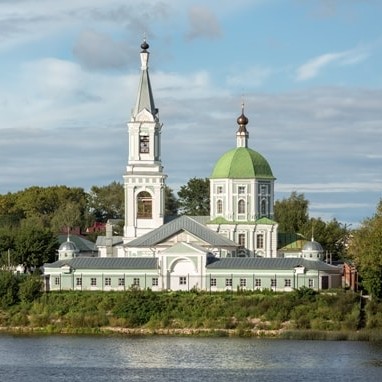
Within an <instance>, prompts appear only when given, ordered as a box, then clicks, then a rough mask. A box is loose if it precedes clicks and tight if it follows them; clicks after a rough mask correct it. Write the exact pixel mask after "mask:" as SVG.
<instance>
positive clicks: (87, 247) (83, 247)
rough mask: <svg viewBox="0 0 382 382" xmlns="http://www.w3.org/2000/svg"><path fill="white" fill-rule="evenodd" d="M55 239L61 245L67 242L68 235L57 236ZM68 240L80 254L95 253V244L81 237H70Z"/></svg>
mask: <svg viewBox="0 0 382 382" xmlns="http://www.w3.org/2000/svg"><path fill="white" fill-rule="evenodd" d="M57 238H58V242H59V243H60V244H62V243H65V242H66V241H67V239H68V235H58V236H57ZM69 240H70V241H72V242H73V243H74V244H75V245H76V247H77V248H78V249H79V250H80V252H97V248H96V246H95V244H94V243H93V242H92V241H90V240H87V239H85V238H84V237H82V236H77V235H70V236H69Z"/></svg>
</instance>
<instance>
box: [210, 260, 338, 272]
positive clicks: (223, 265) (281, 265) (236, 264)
mask: <svg viewBox="0 0 382 382" xmlns="http://www.w3.org/2000/svg"><path fill="white" fill-rule="evenodd" d="M296 267H305V268H307V269H312V270H319V271H326V272H330V271H332V272H340V270H339V268H338V267H336V266H333V265H329V264H327V263H324V262H323V261H312V260H306V259H301V258H263V257H228V258H223V259H216V260H215V261H213V262H211V263H210V264H208V265H207V268H208V269H247V270H250V269H251V270H253V269H262V270H264V269H270V270H280V269H293V268H296Z"/></svg>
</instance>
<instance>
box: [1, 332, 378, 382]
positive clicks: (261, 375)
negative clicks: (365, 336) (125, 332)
mask: <svg viewBox="0 0 382 382" xmlns="http://www.w3.org/2000/svg"><path fill="white" fill-rule="evenodd" d="M203 380H204V381H211V382H215V381H219V382H222V381H240V382H245V381H268V382H279V381H280V382H281V381H288V382H292V381H321V382H322V381H336V382H338V381H346V382H351V381H357V382H359V381H368V382H373V381H378V382H379V381H382V344H376V343H369V342H351V341H338V342H337V341H293V340H278V339H277V340H274V339H241V338H188V337H160V336H158V337H156V336H153V337H122V336H121V337H103V336H99V337H98V336H92V337H90V336H11V335H1V336H0V381H17V382H21V381H28V382H37V381H39V382H41V381H55V382H56V381H81V382H90V381H91V382H96V381H156V382H161V381H166V382H167V381H177V382H179V381H198V382H200V381H203Z"/></svg>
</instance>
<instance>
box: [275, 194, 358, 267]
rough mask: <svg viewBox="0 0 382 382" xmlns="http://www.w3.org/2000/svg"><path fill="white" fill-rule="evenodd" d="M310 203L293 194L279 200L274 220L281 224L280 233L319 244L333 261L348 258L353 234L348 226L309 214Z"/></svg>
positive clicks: (300, 195) (334, 220)
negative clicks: (347, 253)
mask: <svg viewBox="0 0 382 382" xmlns="http://www.w3.org/2000/svg"><path fill="white" fill-rule="evenodd" d="M308 206H309V201H308V200H306V199H305V196H304V194H297V193H296V192H295V191H294V192H292V193H291V195H290V196H289V198H284V199H282V200H277V201H276V202H275V206H274V218H275V220H276V221H277V222H278V224H279V232H284V233H285V232H286V233H296V234H299V235H300V236H301V237H302V238H304V239H306V240H311V239H312V238H313V239H314V240H315V241H317V242H319V243H320V244H321V245H322V247H323V249H324V251H325V252H326V253H328V254H330V256H331V258H332V259H333V260H339V259H340V260H343V259H344V258H346V249H347V242H348V239H349V236H350V234H351V232H350V231H349V227H348V226H346V224H342V223H340V222H338V221H337V220H336V219H332V220H330V221H323V220H322V219H320V218H311V217H309V214H308Z"/></svg>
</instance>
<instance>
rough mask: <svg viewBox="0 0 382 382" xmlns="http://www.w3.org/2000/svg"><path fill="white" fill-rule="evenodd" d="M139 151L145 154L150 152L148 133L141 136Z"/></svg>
mask: <svg viewBox="0 0 382 382" xmlns="http://www.w3.org/2000/svg"><path fill="white" fill-rule="evenodd" d="M139 152H140V153H144V154H148V153H149V152H150V146H149V136H148V135H140V136H139Z"/></svg>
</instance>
